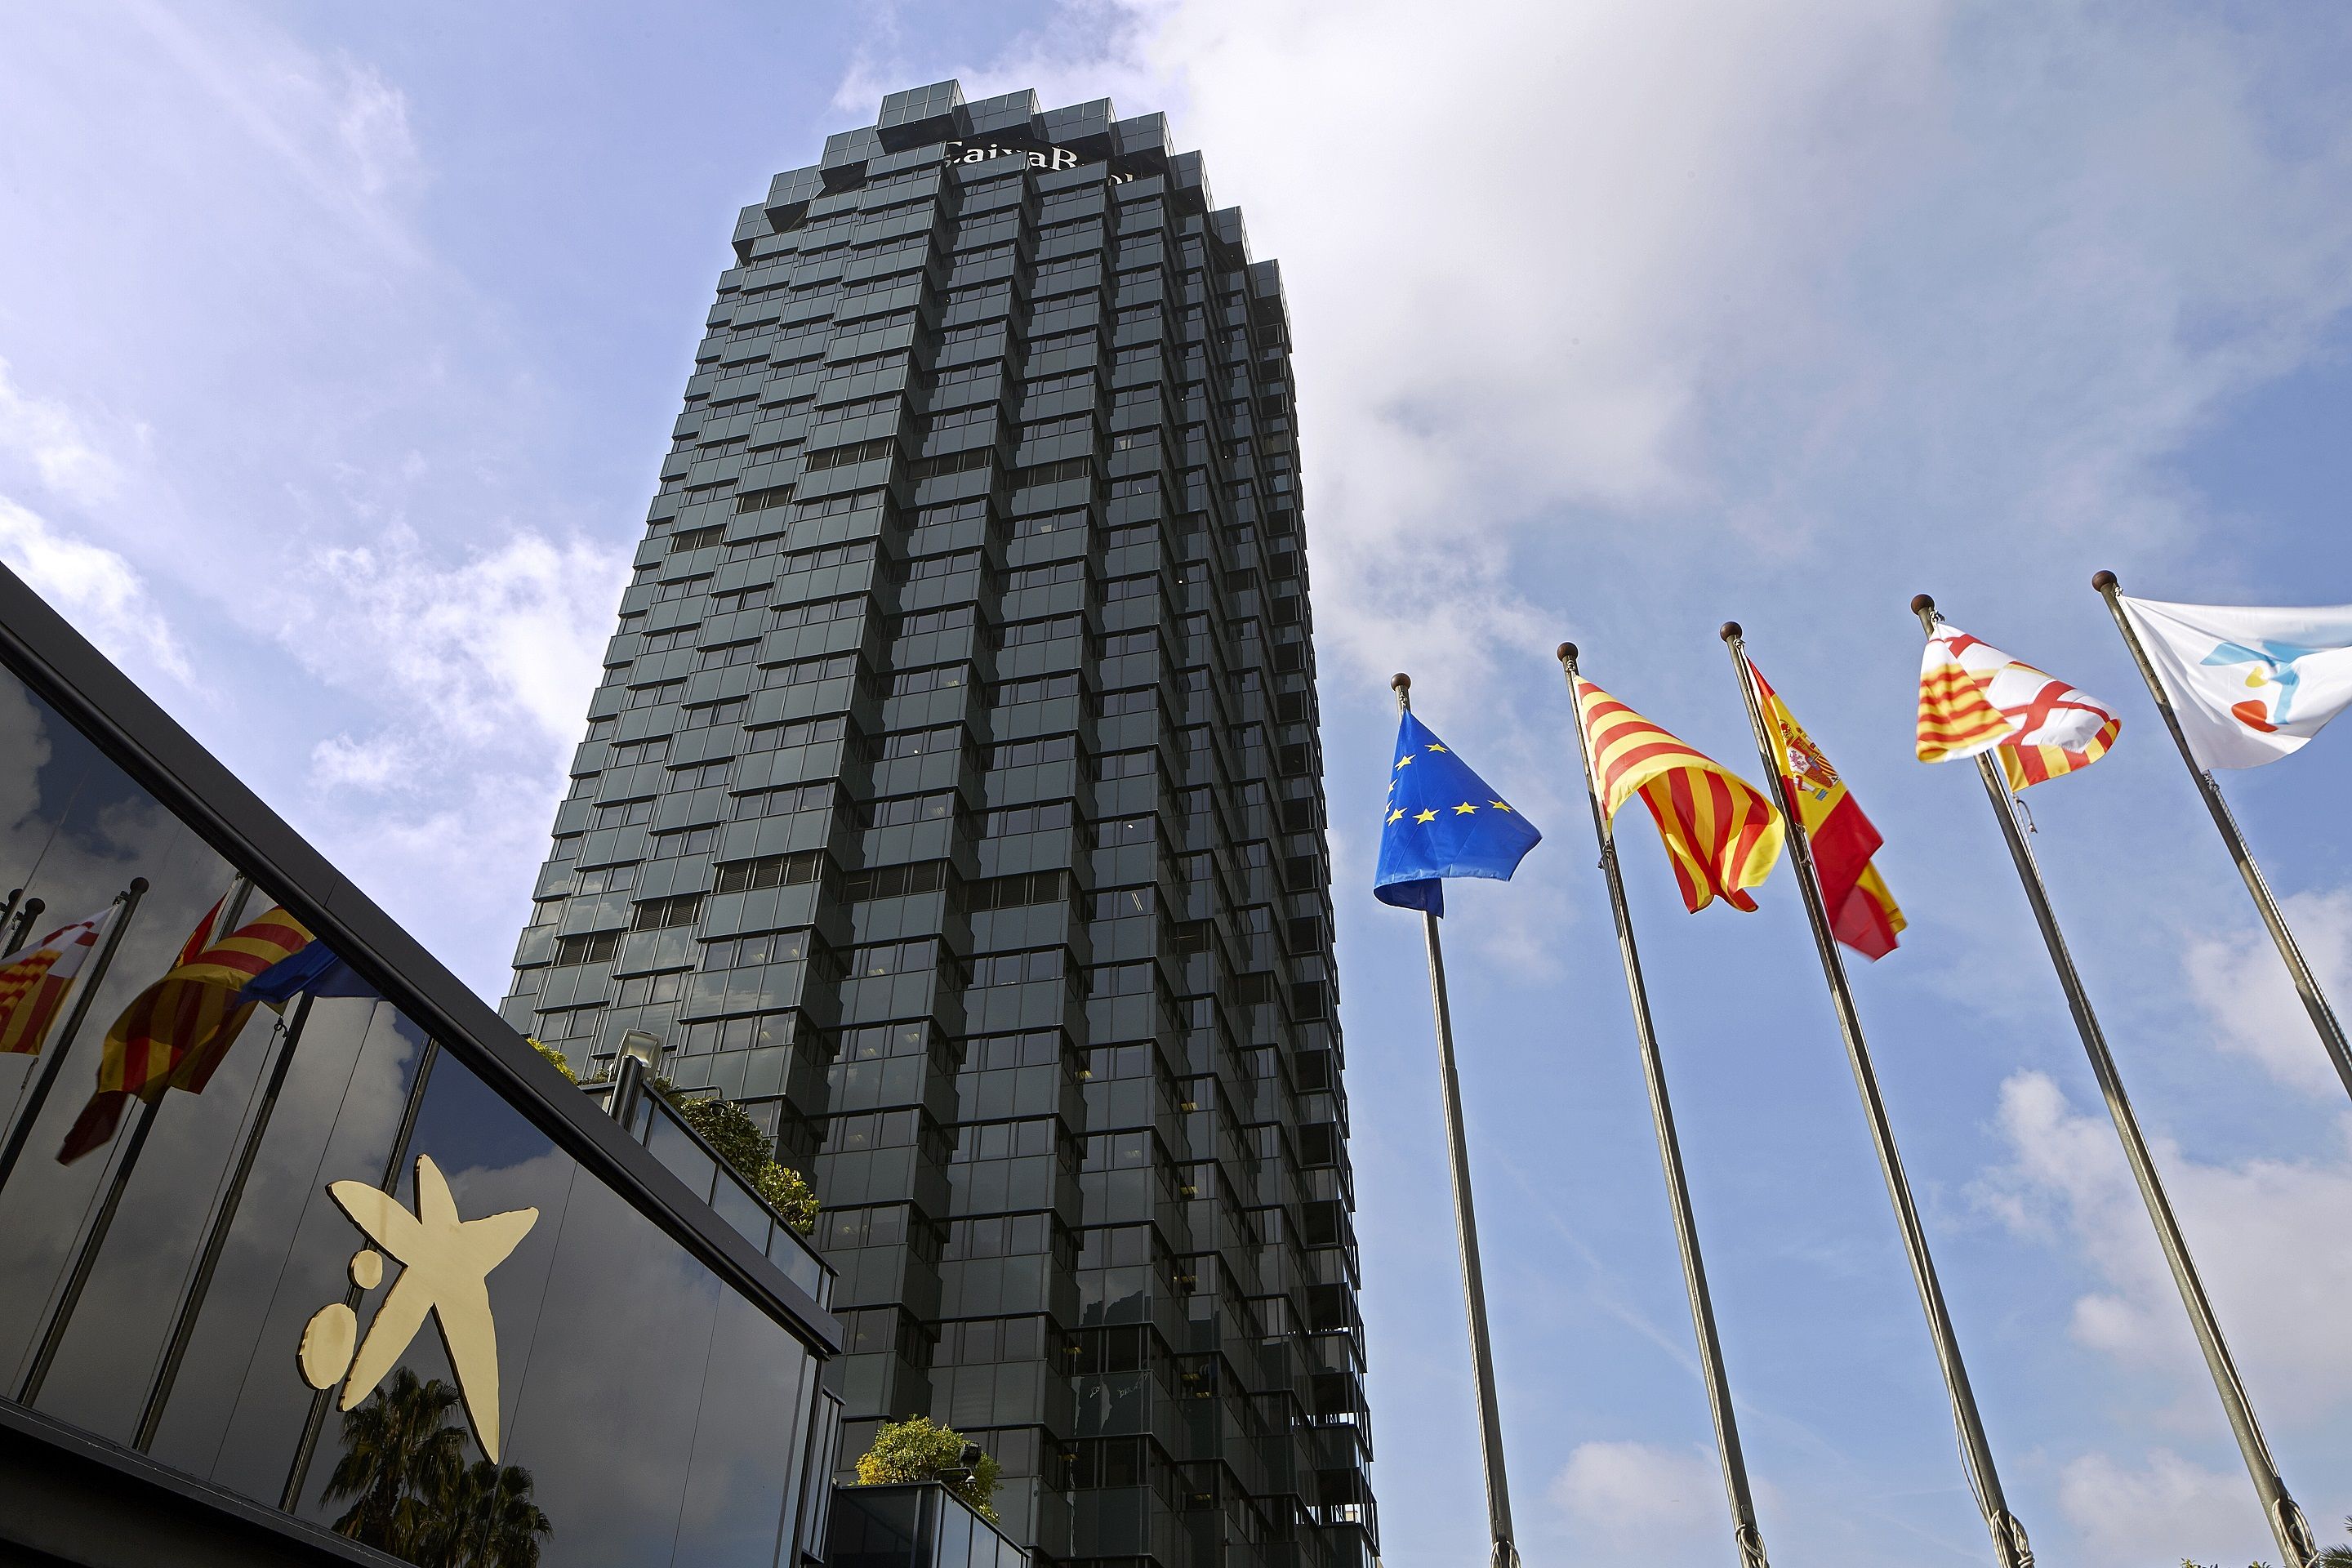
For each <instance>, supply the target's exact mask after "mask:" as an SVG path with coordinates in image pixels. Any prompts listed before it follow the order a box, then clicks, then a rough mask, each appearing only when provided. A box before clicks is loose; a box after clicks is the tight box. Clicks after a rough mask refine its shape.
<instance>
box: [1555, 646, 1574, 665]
mask: <svg viewBox="0 0 2352 1568" xmlns="http://www.w3.org/2000/svg"><path fill="white" fill-rule="evenodd" d="M1552 657H1553V658H1557V659H1558V660H1559V661H1560V663H1562V664H1566V663H1567V662H1568V661H1569V660H1570V659H1571V658H1575V657H1576V645H1575V644H1574V643H1572V642H1564V643H1562V644H1560V645H1559V647H1556V648H1554V649H1552Z"/></svg>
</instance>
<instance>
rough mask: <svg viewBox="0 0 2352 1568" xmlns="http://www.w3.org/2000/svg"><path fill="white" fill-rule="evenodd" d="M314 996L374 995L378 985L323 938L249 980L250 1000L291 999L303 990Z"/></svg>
mask: <svg viewBox="0 0 2352 1568" xmlns="http://www.w3.org/2000/svg"><path fill="white" fill-rule="evenodd" d="M306 991H307V992H309V993H310V994H311V995H312V996H315V997H319V998H321V999H323V998H326V997H329V996H373V995H375V994H376V989H375V987H374V986H373V985H370V984H368V983H367V982H366V981H364V980H362V979H361V978H360V977H359V974H358V973H357V972H356V971H354V970H353V969H352V966H351V965H350V964H348V963H344V962H343V961H342V960H341V958H339V957H337V956H336V953H335V950H334V949H333V948H331V947H329V946H328V945H327V944H326V943H325V942H311V943H310V945H309V946H308V947H305V948H303V949H302V950H301V951H300V952H297V953H296V954H294V956H293V957H291V958H289V959H284V960H282V961H280V962H279V963H274V964H272V965H270V966H269V967H268V969H265V970H263V971H262V972H261V973H258V974H257V975H255V976H254V977H253V978H252V979H251V980H249V981H247V982H246V986H245V1000H247V1002H290V1001H292V1000H293V999H294V998H295V997H296V996H298V995H299V994H302V993H303V992H306Z"/></svg>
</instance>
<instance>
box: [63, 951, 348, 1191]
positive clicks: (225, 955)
mask: <svg viewBox="0 0 2352 1568" xmlns="http://www.w3.org/2000/svg"><path fill="white" fill-rule="evenodd" d="M219 912H220V910H219V906H218V905H215V906H214V909H213V912H212V913H211V914H207V915H206V916H205V918H204V921H202V922H201V923H200V924H199V925H198V926H197V927H196V931H195V933H194V935H193V936H191V937H190V938H189V939H188V942H187V944H186V946H184V947H183V948H182V949H181V962H180V963H177V964H175V965H173V968H172V971H171V972H170V973H167V974H165V975H164V976H163V979H161V980H158V981H157V982H155V984H152V985H150V986H149V987H147V989H146V990H144V991H142V992H141V993H140V994H139V995H138V997H137V999H136V1000H134V1001H133V1002H132V1003H131V1005H130V1006H128V1007H125V1008H124V1009H123V1010H122V1016H121V1017H119V1018H117V1019H116V1020H115V1021H114V1027H112V1028H111V1029H109V1030H108V1031H107V1032H106V1054H105V1057H104V1058H103V1059H102V1060H100V1063H99V1068H98V1089H97V1092H96V1093H94V1094H92V1095H91V1096H90V1100H89V1104H88V1105H87V1106H85V1107H83V1108H82V1113H81V1115H80V1116H79V1118H78V1119H76V1121H75V1122H74V1124H73V1127H72V1129H71V1131H68V1132H67V1134H66V1141H65V1146H64V1147H63V1148H62V1149H60V1150H59V1151H58V1160H59V1161H60V1162H62V1163H71V1162H72V1161H75V1160H78V1159H79V1158H80V1157H81V1156H82V1155H84V1154H87V1153H89V1152H90V1151H91V1150H93V1149H97V1148H100V1147H101V1146H103V1145H104V1144H105V1143H106V1142H107V1141H108V1140H110V1139H111V1138H112V1137H113V1136H114V1130H115V1127H116V1125H117V1124H118V1123H119V1122H120V1121H121V1118H122V1110H123V1102H124V1101H125V1100H128V1099H130V1098H131V1096H132V1095H134V1094H135V1095H137V1096H139V1097H140V1098H141V1099H142V1100H154V1099H155V1098H156V1097H158V1096H159V1095H161V1094H162V1093H163V1091H164V1090H165V1089H171V1088H178V1089H186V1090H187V1091H188V1092H189V1093H191V1094H201V1093H203V1092H204V1088H205V1084H207V1083H209V1082H210V1081H211V1080H212V1076H213V1069H214V1068H216V1067H218V1066H220V1061H221V1058H222V1057H223V1056H225V1055H226V1054H227V1052H228V1047H229V1046H230V1045H231V1044H232V1043H233V1042H234V1041H235V1040H236V1037H237V1031H238V1030H240V1029H242V1028H243V1027H244V1026H245V1021H246V1019H247V1017H249V1016H252V1013H253V1009H254V1005H255V1004H254V1003H252V1002H249V1001H247V1000H246V998H245V997H244V995H243V994H242V993H243V991H244V989H245V985H246V983H247V981H250V980H252V979H254V978H255V977H256V976H257V975H259V974H261V973H263V972H264V971H266V970H268V969H269V968H271V967H272V966H273V965H276V964H278V963H282V962H283V961H285V960H286V959H288V958H290V957H292V956H293V955H294V954H295V953H297V952H300V951H301V950H302V949H303V948H304V947H306V946H308V945H309V944H310V931H309V930H308V929H306V928H305V927H304V926H303V924H302V922H301V921H298V920H296V919H295V918H294V917H293V916H292V915H289V914H288V913H287V912H286V911H285V910H282V909H273V910H270V911H269V912H268V913H267V914H265V915H263V916H262V917H261V918H260V919H258V920H257V921H252V922H250V923H248V924H247V925H245V926H243V927H241V928H239V929H238V930H237V931H236V932H235V933H234V934H232V935H230V936H227V937H225V938H223V939H222V940H221V941H219V942H215V943H213V944H211V945H210V946H208V947H205V948H204V949H203V950H202V951H201V952H194V954H191V953H190V952H189V949H191V948H194V947H196V946H197V945H198V944H199V943H200V942H202V940H203V939H204V937H205V936H206V935H207V934H209V930H210V927H211V925H212V922H213V919H214V916H215V915H217V914H218V913H219Z"/></svg>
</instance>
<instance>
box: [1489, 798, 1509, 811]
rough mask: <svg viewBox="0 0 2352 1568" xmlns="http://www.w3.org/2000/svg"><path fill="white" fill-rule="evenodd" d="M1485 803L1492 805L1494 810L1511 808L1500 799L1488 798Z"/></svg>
mask: <svg viewBox="0 0 2352 1568" xmlns="http://www.w3.org/2000/svg"><path fill="white" fill-rule="evenodd" d="M1486 804H1487V805H1491V806H1493V807H1494V808H1495V809H1496V811H1508V810H1510V809H1511V808H1510V807H1509V806H1507V805H1504V804H1503V803H1502V802H1501V801H1499V800H1490V801H1488V802H1487V803H1486Z"/></svg>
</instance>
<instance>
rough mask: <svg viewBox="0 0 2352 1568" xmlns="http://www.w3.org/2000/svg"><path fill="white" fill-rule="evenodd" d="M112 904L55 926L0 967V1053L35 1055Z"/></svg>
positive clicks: (110, 914)
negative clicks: (69, 922) (81, 918)
mask: <svg viewBox="0 0 2352 1568" xmlns="http://www.w3.org/2000/svg"><path fill="white" fill-rule="evenodd" d="M113 915H114V906H113V905H112V904H109V905H108V906H107V907H106V908H104V909H102V910H99V912H98V913H96V914H94V915H91V916H89V918H88V919H86V920H79V921H74V922H73V923H72V924H70V925H62V926H59V927H58V929H57V930H55V931H51V932H50V933H49V934H48V935H47V936H45V937H43V938H42V939H41V940H40V941H38V942H35V943H34V944H33V945H32V947H31V949H30V950H29V951H27V952H20V953H18V954H17V955H16V957H15V958H14V959H12V960H10V961H9V963H8V965H7V967H5V968H0V1053H14V1054H16V1055H18V1056H28V1057H29V1056H37V1055H39V1054H40V1049H41V1045H42V1042H44V1041H45V1040H47V1038H48V1035H49V1026H50V1025H51V1024H53V1023H55V1022H56V1021H57V1016H58V1009H59V1008H60V1007H61V1006H63V1005H64V1004H65V999H66V993H67V992H68V991H69V990H71V989H72V988H73V979H74V976H75V975H77V974H79V973H81V966H82V962H83V961H84V960H85V959H87V958H89V955H90V952H91V951H92V950H93V949H95V948H96V947H97V946H98V942H99V939H100V937H101V936H103V935H104V934H105V931H106V922H107V921H109V920H110V919H112V918H113Z"/></svg>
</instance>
